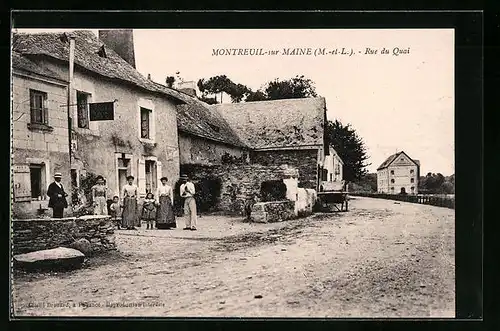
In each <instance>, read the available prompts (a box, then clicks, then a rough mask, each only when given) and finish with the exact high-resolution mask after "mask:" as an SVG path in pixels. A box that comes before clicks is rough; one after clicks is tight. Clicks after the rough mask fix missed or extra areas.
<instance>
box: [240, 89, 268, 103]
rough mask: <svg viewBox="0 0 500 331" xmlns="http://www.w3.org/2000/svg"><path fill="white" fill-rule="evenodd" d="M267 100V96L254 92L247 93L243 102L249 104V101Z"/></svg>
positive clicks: (260, 92)
mask: <svg viewBox="0 0 500 331" xmlns="http://www.w3.org/2000/svg"><path fill="white" fill-rule="evenodd" d="M265 100H267V95H266V94H265V93H264V92H262V91H255V92H253V91H252V92H250V93H248V95H247V97H246V99H245V102H251V101H265Z"/></svg>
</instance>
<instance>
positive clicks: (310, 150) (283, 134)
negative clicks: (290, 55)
mask: <svg viewBox="0 0 500 331" xmlns="http://www.w3.org/2000/svg"><path fill="white" fill-rule="evenodd" d="M211 108H212V109H214V110H215V111H217V112H219V114H220V115H221V116H222V117H223V118H224V119H225V120H226V121H227V123H228V124H229V126H230V127H231V128H232V129H233V130H234V131H235V132H236V134H237V135H238V137H239V138H240V140H241V141H242V142H244V143H245V145H246V146H247V147H248V148H249V150H250V163H253V164H262V165H268V166H277V165H284V164H286V165H288V166H290V167H293V168H296V169H297V170H298V172H299V187H302V188H308V189H314V190H318V187H319V182H320V180H321V175H322V174H323V167H324V162H325V157H326V156H327V155H329V154H330V147H329V144H328V141H327V140H326V135H324V130H325V129H324V127H325V123H326V102H325V99H324V98H322V97H318V98H302V99H284V100H272V101H259V102H243V103H231V104H216V105H212V106H211Z"/></svg>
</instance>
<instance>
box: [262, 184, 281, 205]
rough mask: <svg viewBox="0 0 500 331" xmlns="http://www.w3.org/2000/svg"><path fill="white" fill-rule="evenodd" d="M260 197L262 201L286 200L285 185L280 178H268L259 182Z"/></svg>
mask: <svg viewBox="0 0 500 331" xmlns="http://www.w3.org/2000/svg"><path fill="white" fill-rule="evenodd" d="M260 198H261V200H262V201H263V202H267V201H282V200H286V185H285V183H283V181H282V180H268V181H264V182H262V183H261V184H260Z"/></svg>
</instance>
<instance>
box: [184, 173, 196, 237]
mask: <svg viewBox="0 0 500 331" xmlns="http://www.w3.org/2000/svg"><path fill="white" fill-rule="evenodd" d="M180 179H181V182H182V185H181V188H180V193H181V197H183V198H184V199H185V200H184V215H185V217H186V226H185V227H184V230H192V231H196V200H195V199H194V195H195V193H196V191H195V189H194V184H193V182H191V180H190V179H189V177H188V176H186V175H182V176H181V178H180Z"/></svg>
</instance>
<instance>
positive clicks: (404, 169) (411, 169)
mask: <svg viewBox="0 0 500 331" xmlns="http://www.w3.org/2000/svg"><path fill="white" fill-rule="evenodd" d="M419 176H420V161H418V160H414V159H412V158H411V157H409V156H408V154H406V153H405V152H403V151H401V152H398V153H395V154H392V155H391V156H389V157H388V158H387V159H386V160H385V161H384V162H382V164H381V165H380V166H379V167H378V168H377V191H378V193H387V194H401V193H402V194H418V180H419Z"/></svg>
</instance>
